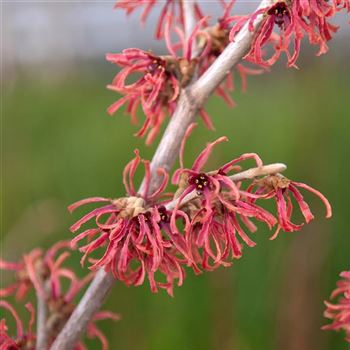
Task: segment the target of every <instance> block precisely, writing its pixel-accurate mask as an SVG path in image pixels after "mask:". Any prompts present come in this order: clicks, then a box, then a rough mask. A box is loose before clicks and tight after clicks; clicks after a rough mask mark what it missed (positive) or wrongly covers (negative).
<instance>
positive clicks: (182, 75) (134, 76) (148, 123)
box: [106, 2, 264, 144]
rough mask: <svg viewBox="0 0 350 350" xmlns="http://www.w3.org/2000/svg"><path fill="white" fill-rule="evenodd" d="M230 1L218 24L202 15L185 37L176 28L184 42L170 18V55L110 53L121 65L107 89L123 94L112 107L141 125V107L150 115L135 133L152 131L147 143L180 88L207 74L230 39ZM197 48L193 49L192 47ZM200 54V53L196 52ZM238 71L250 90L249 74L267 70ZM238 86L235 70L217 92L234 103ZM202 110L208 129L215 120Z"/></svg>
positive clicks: (167, 33) (167, 36) (241, 66)
mask: <svg viewBox="0 0 350 350" xmlns="http://www.w3.org/2000/svg"><path fill="white" fill-rule="evenodd" d="M232 5H233V2H231V3H230V4H229V5H227V6H226V9H225V12H224V14H223V16H222V17H221V18H220V19H219V20H218V22H217V24H216V25H214V26H209V25H208V23H207V20H208V18H207V17H203V18H201V20H199V21H198V23H197V24H196V26H195V28H194V30H193V32H192V34H191V35H190V36H189V38H187V39H186V36H185V33H184V32H183V30H182V29H181V28H179V27H176V28H175V31H176V34H177V35H178V38H179V41H178V42H175V43H173V42H172V38H171V35H170V27H169V25H170V21H168V22H167V24H166V26H165V27H166V29H167V30H166V31H165V34H164V37H165V43H166V46H167V49H168V52H169V53H170V54H168V55H163V56H158V55H155V54H154V53H152V52H147V51H143V50H140V49H136V48H132V49H125V50H123V52H122V53H117V54H112V53H110V54H107V56H106V58H107V60H108V61H109V62H111V63H113V64H115V65H117V66H119V67H121V70H120V72H119V73H118V74H117V75H116V76H115V77H114V79H113V81H112V83H111V84H109V85H108V86H107V87H108V89H110V90H112V91H115V92H118V93H119V94H121V95H122V97H121V98H120V99H119V100H117V101H116V102H115V103H113V104H112V105H111V106H110V107H109V108H108V110H107V111H108V113H109V114H110V115H113V114H114V113H116V112H117V111H118V110H119V109H120V108H121V107H122V106H126V113H127V114H129V115H130V116H131V121H132V122H133V123H134V124H138V118H137V112H138V108H139V106H141V107H142V110H143V112H144V114H145V121H144V122H143V125H142V127H141V129H140V130H139V131H138V133H137V134H136V135H137V136H140V137H143V136H145V135H146V134H147V137H146V144H151V143H152V142H153V140H154V139H155V137H156V136H157V134H158V133H159V131H160V128H161V126H162V123H163V121H164V119H165V118H166V116H171V115H172V114H173V113H174V111H175V108H176V105H177V101H178V98H179V96H180V90H181V89H182V88H185V87H186V86H187V85H188V84H189V83H190V82H191V80H192V78H193V76H194V74H195V73H196V74H197V75H199V76H200V75H202V74H203V73H204V72H205V71H206V70H207V69H208V68H209V67H210V65H211V64H212V63H213V62H214V61H215V60H216V58H217V57H218V56H219V55H220V54H221V53H222V52H223V50H224V49H225V47H226V46H227V45H228V44H229V42H230V41H229V32H230V21H232V18H231V17H230V16H229V12H230V9H231V7H232ZM194 44H195V45H196V50H195V52H193V51H194V50H193V46H194ZM193 56H195V57H193ZM236 71H237V73H238V74H239V76H240V78H241V81H242V90H243V91H246V89H247V76H248V75H257V74H262V73H263V72H264V69H261V68H259V67H258V68H256V67H249V66H247V65H246V64H238V65H237V67H236ZM233 89H234V81H233V72H228V74H227V77H226V79H225V81H224V82H223V83H222V84H221V85H220V86H218V87H217V89H216V93H217V95H219V96H220V97H222V98H223V99H224V101H225V102H226V103H227V104H228V105H229V106H231V107H233V106H234V105H235V103H234V101H233V100H232V98H231V96H230V93H231V92H232V91H233ZM199 115H200V117H201V118H202V120H203V122H204V123H205V125H206V126H207V127H208V128H209V129H213V124H212V122H211V119H210V117H209V115H208V114H207V112H206V111H205V110H204V109H203V108H201V109H200V110H199Z"/></svg>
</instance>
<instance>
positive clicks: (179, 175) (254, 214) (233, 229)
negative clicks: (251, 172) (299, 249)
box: [172, 124, 276, 270]
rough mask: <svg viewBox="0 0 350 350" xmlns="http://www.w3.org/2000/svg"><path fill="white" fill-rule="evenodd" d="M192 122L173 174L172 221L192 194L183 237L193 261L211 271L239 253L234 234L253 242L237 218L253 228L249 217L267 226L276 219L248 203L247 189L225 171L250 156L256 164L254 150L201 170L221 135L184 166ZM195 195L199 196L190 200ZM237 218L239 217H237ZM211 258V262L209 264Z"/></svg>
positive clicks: (258, 164)
mask: <svg viewBox="0 0 350 350" xmlns="http://www.w3.org/2000/svg"><path fill="white" fill-rule="evenodd" d="M194 126H195V125H194V124H192V125H191V126H190V128H189V129H188V130H187V133H186V136H185V138H184V141H183V143H182V147H181V152H180V165H181V168H180V169H178V170H177V171H176V172H175V173H174V177H173V182H174V183H175V184H177V185H179V191H178V192H177V194H176V195H175V197H177V204H176V206H175V209H174V211H173V215H172V221H173V220H175V217H176V213H177V210H178V209H179V208H181V207H182V206H184V205H185V203H186V202H187V201H188V199H189V197H191V199H192V200H191V206H188V207H187V208H186V209H183V210H184V211H185V212H186V213H187V214H188V215H189V219H190V220H191V224H190V226H189V229H187V231H186V240H187V242H188V244H189V246H190V251H191V255H192V256H193V257H194V260H195V262H196V263H200V264H201V266H202V268H204V269H205V270H211V269H213V268H215V267H217V266H219V265H224V266H228V265H230V263H229V262H227V258H228V257H229V255H230V254H231V256H232V258H238V257H240V256H241V255H242V246H241V244H240V242H239V241H238V239H237V235H238V236H239V237H240V238H241V239H242V240H243V241H244V242H245V243H246V244H247V245H248V246H250V247H253V246H254V245H255V243H254V242H253V241H252V240H251V239H250V238H249V237H248V236H247V234H246V233H245V232H244V230H243V229H242V227H241V225H240V223H239V221H242V222H243V223H244V224H245V226H246V227H247V229H248V230H250V231H251V232H254V231H256V226H255V225H254V224H253V223H252V222H251V220H250V218H255V219H257V220H259V221H262V222H265V223H266V224H267V225H268V227H269V228H271V227H272V226H273V225H275V224H276V219H275V218H274V216H273V215H272V214H270V213H269V212H267V211H266V210H265V209H263V208H261V207H259V206H257V205H255V204H253V203H249V202H248V201H247V200H246V198H248V197H250V196H252V197H254V198H255V197H256V195H253V194H251V193H249V192H246V191H243V190H241V189H240V184H236V183H234V182H233V181H232V180H231V179H230V177H229V176H228V173H229V172H230V171H232V170H235V169H237V168H238V169H239V168H240V167H237V164H238V163H240V162H242V161H244V160H247V159H253V160H255V162H256V165H257V166H258V167H261V166H262V161H261V159H260V158H259V156H258V155H256V154H254V153H247V154H243V155H242V156H240V157H238V158H236V159H234V160H232V161H230V162H229V163H227V164H225V165H223V166H222V167H220V168H219V169H218V170H216V171H211V172H203V170H202V168H203V166H204V165H205V163H206V162H207V160H208V157H209V156H210V154H211V152H212V150H213V148H214V147H215V146H216V145H217V144H219V143H221V142H223V141H227V138H225V137H221V138H219V139H217V140H216V141H214V142H212V143H209V144H208V145H207V147H206V148H205V149H204V150H203V151H202V152H201V153H200V155H199V156H198V157H197V158H196V160H195V161H194V163H193V166H192V168H191V169H184V167H183V151H184V144H185V141H186V138H187V137H188V136H189V134H190V133H191V131H192V129H193V127H194ZM194 196H198V198H196V199H195V200H193V197H194ZM238 218H239V220H238ZM210 260H212V262H213V264H210Z"/></svg>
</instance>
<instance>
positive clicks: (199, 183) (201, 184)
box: [190, 173, 210, 193]
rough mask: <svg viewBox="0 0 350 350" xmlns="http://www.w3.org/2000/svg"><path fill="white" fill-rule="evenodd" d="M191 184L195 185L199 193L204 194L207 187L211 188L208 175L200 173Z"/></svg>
mask: <svg viewBox="0 0 350 350" xmlns="http://www.w3.org/2000/svg"><path fill="white" fill-rule="evenodd" d="M190 184H191V185H195V186H196V189H197V192H199V193H202V192H203V191H204V189H205V188H206V187H207V188H209V186H210V180H209V177H208V175H206V174H204V173H200V174H198V175H197V176H193V177H192V178H191V179H190Z"/></svg>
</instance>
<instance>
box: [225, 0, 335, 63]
mask: <svg viewBox="0 0 350 350" xmlns="http://www.w3.org/2000/svg"><path fill="white" fill-rule="evenodd" d="M340 8H341V6H337V5H336V1H335V2H333V4H332V1H326V0H320V1H313V0H295V1H289V0H286V1H277V2H276V3H274V4H272V5H271V6H268V7H265V8H262V9H259V10H257V11H256V12H255V13H253V14H252V15H250V16H241V17H240V18H237V19H236V24H235V25H234V26H233V27H232V29H231V33H230V38H231V40H234V38H235V36H236V34H237V33H238V32H239V31H240V29H241V28H242V27H243V25H244V24H245V23H248V24H249V29H250V30H251V31H253V24H254V22H255V20H256V19H257V17H258V16H260V15H263V16H264V18H263V23H262V25H261V27H260V29H259V30H258V32H257V34H256V36H255V39H254V41H253V44H252V48H251V51H250V53H249V54H248V55H247V56H246V59H247V60H248V61H251V62H254V63H257V64H259V65H267V66H271V65H273V64H274V63H275V62H276V61H277V60H278V58H279V57H280V55H281V53H282V52H285V53H286V55H287V59H288V65H289V66H295V63H296V60H297V58H298V56H299V52H300V43H301V40H302V39H303V37H304V36H305V35H306V36H307V37H308V38H309V41H310V43H311V44H313V45H318V46H319V52H318V54H323V53H325V52H326V51H327V50H328V47H327V41H329V40H330V39H332V34H333V33H335V32H336V31H337V27H335V26H334V25H332V24H331V23H329V21H328V20H329V18H330V17H333V16H334V14H335V13H336V12H337V11H339V10H340ZM275 29H277V31H274V30H275ZM292 42H293V46H294V51H293V53H290V46H291V44H292ZM267 44H272V48H273V50H274V54H273V55H272V56H271V57H270V58H269V59H264V58H263V55H264V52H263V51H262V49H263V47H265V46H266V45H267Z"/></svg>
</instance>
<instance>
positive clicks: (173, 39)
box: [0, 0, 350, 350]
mask: <svg viewBox="0 0 350 350" xmlns="http://www.w3.org/2000/svg"><path fill="white" fill-rule="evenodd" d="M156 5H157V1H156V0H154V1H145V0H137V1H129V0H124V1H118V2H117V3H116V5H115V7H116V8H117V9H119V10H120V9H122V10H125V11H126V13H127V14H128V15H129V14H132V13H133V12H134V11H135V10H137V9H140V8H141V9H142V11H143V12H142V15H141V22H144V21H146V19H147V17H148V15H149V13H150V11H152V9H153V7H155V6H156ZM234 5H235V1H230V2H228V3H224V2H220V4H218V6H221V9H222V15H221V16H220V18H218V19H217V20H215V21H213V19H212V18H210V16H207V15H206V14H205V13H204V11H203V9H201V6H200V3H199V2H198V3H197V2H196V1H185V0H182V1H181V0H167V1H166V2H165V3H164V2H162V3H161V6H162V8H161V14H160V17H159V22H158V24H157V28H156V33H155V36H156V38H157V39H159V40H164V42H165V44H166V48H167V52H166V53H165V54H163V55H157V54H155V53H153V52H150V51H144V50H141V49H136V48H129V49H125V50H124V51H123V52H122V53H111V54H107V60H108V61H109V62H111V63H112V64H115V65H117V66H118V67H119V68H120V71H119V73H117V75H116V76H115V78H114V79H113V81H112V82H111V84H110V85H108V88H109V89H110V90H112V91H115V92H117V93H118V94H120V95H121V97H119V99H118V100H117V101H116V102H115V103H113V104H112V105H111V106H110V107H109V108H108V113H109V114H111V115H113V114H114V113H116V112H117V111H118V110H119V109H121V108H124V110H125V112H126V113H127V114H128V115H130V117H131V121H132V122H133V123H135V124H136V123H137V122H138V120H139V118H140V110H141V111H142V114H141V115H142V117H141V118H142V119H143V122H142V126H141V128H140V129H139V131H138V132H137V133H136V135H137V136H139V137H145V143H146V144H151V143H152V142H154V141H155V140H156V139H157V138H158V137H159V134H160V130H161V127H162V125H163V124H164V123H165V122H166V121H167V120H168V119H169V123H168V126H167V128H166V130H165V132H164V135H163V136H162V138H161V140H160V142H159V145H158V147H157V150H156V152H155V154H154V157H153V159H152V161H149V160H145V159H142V158H141V155H140V153H142V152H140V151H139V150H135V154H134V158H133V159H131V161H130V162H129V163H128V164H127V165H126V166H125V169H124V172H123V176H122V178H123V184H124V187H125V192H126V196H125V195H124V196H122V197H117V198H106V197H91V198H87V199H83V200H80V201H78V202H76V203H74V204H72V205H71V206H70V207H69V210H70V211H71V212H74V211H75V210H76V209H77V208H80V207H84V206H85V205H88V206H91V205H92V206H95V209H93V210H92V211H87V213H86V214H85V215H84V216H83V217H81V218H80V219H79V220H78V221H77V222H76V223H75V224H73V225H72V226H71V231H72V232H73V233H74V238H73V239H72V240H71V241H70V242H67V241H61V242H58V243H56V244H55V245H54V246H53V247H52V248H50V249H49V250H47V251H46V252H43V251H42V250H40V249H34V250H33V251H31V252H30V253H28V254H25V255H24V256H23V258H22V259H21V260H20V261H18V262H8V261H5V260H3V259H2V260H1V261H0V268H1V269H2V270H7V271H12V272H13V273H14V275H15V278H14V282H13V283H12V284H9V285H8V286H6V287H4V288H2V289H1V290H0V295H1V297H2V298H4V300H2V301H1V302H0V307H1V308H2V309H4V312H6V313H7V314H8V315H9V316H11V317H13V318H14V320H15V323H16V328H17V332H13V331H12V330H11V329H9V328H8V327H7V323H6V319H2V320H1V322H0V348H1V349H8V350H10V349H11V350H12V349H40V350H42V349H54V350H58V349H85V348H86V345H84V342H83V339H84V338H83V335H86V336H87V337H88V338H94V337H95V338H98V339H99V340H100V342H101V346H102V348H103V349H107V348H108V341H107V339H106V337H105V336H104V334H103V333H102V332H101V330H100V329H99V328H98V325H97V322H98V321H100V320H102V319H112V320H119V318H120V316H119V315H118V314H114V313H112V312H110V311H99V310H100V308H101V306H102V304H103V301H104V299H105V297H106V295H107V294H108V292H109V291H110V290H111V288H112V287H113V285H114V284H115V283H116V282H117V281H120V282H123V283H125V284H126V285H132V286H140V285H143V284H144V283H146V282H147V283H148V284H149V286H150V289H151V291H152V292H157V291H158V290H159V289H164V290H165V291H166V292H167V293H168V294H169V295H171V296H173V295H174V287H175V286H181V285H183V284H184V281H185V278H186V274H188V273H194V274H200V273H204V272H206V271H213V270H216V269H217V268H220V267H228V266H231V265H232V264H233V263H234V262H235V261H236V260H237V259H239V258H241V257H242V256H243V254H244V250H245V249H247V248H252V247H254V246H255V245H256V243H255V240H254V235H255V234H256V231H257V230H258V226H257V223H258V222H260V223H263V224H264V226H265V231H266V230H268V231H269V232H270V239H276V238H277V237H278V236H281V235H283V234H284V233H285V232H286V233H289V232H294V231H300V230H301V229H302V227H303V226H304V225H305V224H307V223H309V222H310V221H312V220H313V219H314V215H313V213H312V211H311V209H310V207H309V205H308V203H307V201H306V200H305V199H304V194H307V193H309V194H311V195H314V196H316V197H317V198H319V200H320V201H321V203H323V206H324V208H325V216H326V217H327V218H329V217H331V215H332V211H331V206H330V204H329V202H328V200H327V199H326V197H325V196H324V195H323V194H322V193H321V192H319V191H318V190H316V189H314V188H312V187H310V186H309V185H306V184H304V183H302V182H297V181H293V180H290V179H288V178H287V177H286V176H285V175H284V172H285V171H286V166H285V165H284V164H282V163H275V164H264V162H263V160H262V159H261V158H260V157H259V155H258V154H255V153H244V154H242V155H234V156H233V157H232V159H231V160H230V159H228V160H227V162H226V163H224V164H218V165H217V168H216V169H207V168H206V164H207V162H208V159H209V157H210V155H211V154H212V152H214V151H215V148H217V147H224V144H225V143H226V142H227V141H228V139H227V137H225V136H223V137H220V138H218V139H216V140H214V141H212V142H209V143H207V144H206V146H204V148H203V150H202V151H201V152H199V153H198V155H197V157H195V159H194V161H193V163H192V165H191V166H187V165H185V163H184V154H185V151H186V141H187V140H188V139H189V138H190V136H191V134H192V132H194V130H195V127H196V125H197V124H196V123H195V120H196V119H197V116H198V117H199V118H200V119H201V120H202V122H203V123H204V125H205V126H206V127H208V128H209V129H213V128H214V125H215V122H213V120H212V117H211V116H209V115H208V113H207V112H206V110H205V102H206V100H207V99H208V97H209V96H210V95H211V94H213V93H215V94H217V95H218V96H220V97H221V98H222V99H223V100H224V101H225V102H226V103H227V104H228V106H230V107H234V105H235V102H234V100H233V99H232V92H233V91H234V89H235V88H236V87H235V81H236V80H237V78H239V79H240V81H241V88H242V90H244V91H245V90H246V89H247V79H248V76H250V75H260V74H263V73H267V72H268V71H270V67H272V66H273V65H274V64H275V63H276V62H277V61H278V60H280V59H281V56H282V55H285V57H286V61H287V66H289V67H296V65H297V59H298V56H299V53H300V50H301V46H300V43H301V41H302V39H303V38H307V39H308V41H309V43H310V44H311V45H315V46H317V47H318V52H317V55H320V54H324V53H325V52H327V50H328V46H327V43H328V41H329V40H330V39H331V38H332V36H333V34H334V33H335V32H336V31H337V27H336V26H334V25H333V24H331V19H332V18H333V17H334V16H335V15H336V14H337V13H338V12H340V11H347V12H349V11H350V2H349V0H330V1H326V0H319V1H314V0H285V1H280V0H279V1H276V0H263V1H262V2H261V4H260V5H259V6H258V8H257V9H256V11H254V12H253V13H251V14H249V15H237V14H236V13H235V11H234ZM187 152H188V151H187ZM233 153H234V152H233ZM176 159H179V167H178V168H177V169H175V170H172V168H173V165H174V164H175V161H176ZM251 163H253V166H251V165H250V166H247V164H251ZM140 169H143V171H144V179H143V182H142V184H141V186H140V187H139V189H138V190H137V186H136V184H135V182H134V176H135V173H136V172H137V171H140ZM170 182H171V183H172V184H173V185H175V187H176V190H175V191H169V190H168V184H169V183H170ZM269 202H272V203H273V204H274V205H273V207H274V209H273V210H272V211H271V210H267V209H266V208H267V206H266V203H269ZM268 207H269V208H270V207H271V205H270V206H268ZM295 211H299V212H300V213H301V217H302V218H303V220H302V221H301V222H300V221H296V220H295V218H294V213H295ZM71 249H78V250H79V251H80V252H81V254H82V255H81V264H82V266H83V267H84V268H85V270H84V271H88V272H87V273H86V275H85V277H83V278H81V277H78V275H77V273H76V272H75V271H73V270H72V269H71V268H70V267H69V264H68V261H69V257H70V254H71V252H70V250H71ZM86 267H87V268H88V269H86ZM342 277H343V278H344V281H342V282H340V283H339V287H338V289H337V290H336V291H335V292H334V293H333V295H332V298H335V297H337V296H338V295H340V294H342V293H344V297H343V298H342V299H340V300H339V303H338V304H331V303H327V304H326V305H327V311H326V317H329V318H331V319H333V321H334V322H333V323H332V324H331V325H329V326H326V327H325V328H326V329H344V330H345V331H346V332H347V333H348V332H349V329H350V319H349V317H348V316H349V309H348V305H347V304H348V303H347V301H348V297H349V295H348V294H349V291H348V289H347V287H348V283H347V282H346V279H348V277H349V276H348V274H347V273H346V272H344V273H343V274H342ZM64 280H67V281H68V288H67V283H65V282H63V281H64ZM89 283H90V285H89V287H88V288H87V289H86V286H87V285H88V284H89ZM31 289H34V290H35V292H36V296H37V302H36V307H37V314H36V312H35V307H34V306H33V303H32V302H31V301H30V300H29V297H28V291H29V290H31ZM85 289H86V291H85V294H84V295H83V296H82V298H81V299H80V301H79V302H78V301H77V300H78V299H79V298H78V296H79V293H81V292H82V291H83V290H85ZM11 296H15V299H16V300H17V301H18V302H25V307H24V306H21V305H20V308H27V310H28V323H24V322H23V321H22V320H21V319H20V318H19V316H18V314H17V312H16V310H15V308H14V307H13V306H12V305H11V304H10V302H9V301H8V300H6V299H7V298H9V297H11ZM36 319H37V320H36ZM35 322H36V323H37V327H36V330H35V329H34V328H35V327H34V324H35ZM25 324H28V327H27V328H25V326H24V325H25Z"/></svg>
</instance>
